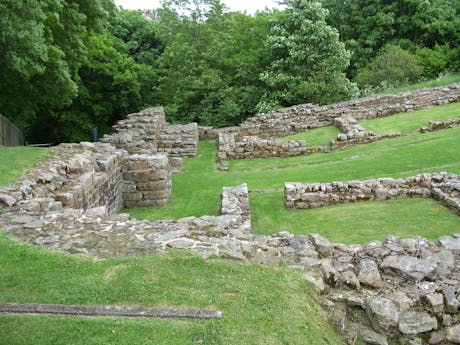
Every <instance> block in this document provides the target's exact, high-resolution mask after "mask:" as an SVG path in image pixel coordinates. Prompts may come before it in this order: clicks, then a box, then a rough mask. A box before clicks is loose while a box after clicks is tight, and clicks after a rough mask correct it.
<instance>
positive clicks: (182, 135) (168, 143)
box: [158, 123, 199, 157]
mask: <svg viewBox="0 0 460 345" xmlns="http://www.w3.org/2000/svg"><path fill="white" fill-rule="evenodd" d="M198 141H199V134H198V125H197V124H196V123H190V124H188V125H170V124H166V125H165V126H164V127H163V129H162V131H161V134H160V137H159V140H158V152H166V153H168V154H169V155H170V156H171V157H195V156H196V154H197V150H198Z"/></svg>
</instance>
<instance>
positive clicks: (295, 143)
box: [217, 133, 307, 160]
mask: <svg viewBox="0 0 460 345" xmlns="http://www.w3.org/2000/svg"><path fill="white" fill-rule="evenodd" d="M217 147H218V152H217V157H218V159H219V160H228V159H246V158H269V157H292V156H299V155H303V154H305V152H306V151H307V144H306V141H305V140H291V141H280V140H275V139H261V138H258V137H243V138H238V137H236V138H235V136H234V135H233V134H227V133H219V140H218V143H217Z"/></svg>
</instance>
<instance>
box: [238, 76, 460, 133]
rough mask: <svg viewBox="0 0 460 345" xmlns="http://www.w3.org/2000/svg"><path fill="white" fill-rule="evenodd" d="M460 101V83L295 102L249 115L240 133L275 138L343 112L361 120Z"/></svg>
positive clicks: (318, 124)
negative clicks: (319, 103)
mask: <svg viewBox="0 0 460 345" xmlns="http://www.w3.org/2000/svg"><path fill="white" fill-rule="evenodd" d="M458 101H460V83H454V84H451V85H447V86H442V87H435V88H427V89H421V90H415V91H408V92H402V93H399V94H396V95H378V96H370V97H365V98H360V99H356V100H352V101H347V102H341V103H336V104H330V105H324V106H317V105H313V104H303V105H296V106H293V107H289V108H284V109H280V110H276V111H272V112H269V113H264V114H259V115H257V116H255V117H252V118H249V119H247V120H246V121H245V122H243V123H242V124H241V126H240V127H241V134H240V135H241V136H254V135H255V136H259V137H262V138H276V137H282V136H286V135H290V134H294V133H298V132H303V131H306V130H308V129H311V128H317V127H323V126H328V125H331V124H333V122H334V119H335V118H336V117H339V116H343V115H350V116H352V117H354V118H355V119H358V120H361V119H370V118H377V117H384V116H388V115H392V114H395V113H400V112H408V111H413V110H416V109H422V108H427V107H431V106H435V105H441V104H446V103H452V102H458Z"/></svg>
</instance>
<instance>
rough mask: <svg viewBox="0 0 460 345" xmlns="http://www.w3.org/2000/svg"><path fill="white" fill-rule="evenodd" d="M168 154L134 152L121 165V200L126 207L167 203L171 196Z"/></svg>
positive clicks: (163, 204)
mask: <svg viewBox="0 0 460 345" xmlns="http://www.w3.org/2000/svg"><path fill="white" fill-rule="evenodd" d="M171 187H172V183H171V169H170V166H169V160H168V155H166V154H157V155H146V154H142V155H139V154H134V155H131V156H129V157H128V159H127V160H126V162H125V164H124V166H123V200H124V206H125V207H127V208H132V207H140V206H153V205H162V206H165V205H167V204H168V201H169V198H170V196H171Z"/></svg>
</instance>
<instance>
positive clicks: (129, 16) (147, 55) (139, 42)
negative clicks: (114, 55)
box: [110, 10, 164, 66]
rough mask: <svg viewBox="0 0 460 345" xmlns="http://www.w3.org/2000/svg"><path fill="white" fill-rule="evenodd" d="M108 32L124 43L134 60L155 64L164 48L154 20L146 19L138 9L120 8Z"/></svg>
mask: <svg viewBox="0 0 460 345" xmlns="http://www.w3.org/2000/svg"><path fill="white" fill-rule="evenodd" d="M110 32H111V33H112V34H113V35H114V36H115V37H118V38H119V39H121V40H122V41H123V42H124V43H125V44H126V47H127V49H128V53H129V55H130V56H131V57H132V58H133V59H134V60H135V61H136V62H138V63H142V64H146V65H151V66H155V65H156V62H157V59H158V57H159V55H160V54H161V53H162V51H163V49H164V43H163V42H162V41H161V40H160V38H159V34H158V27H157V25H156V22H153V21H150V20H146V19H145V18H144V17H143V16H142V15H140V13H139V11H128V10H120V11H119V12H118V13H117V15H116V17H115V19H114V21H113V24H112V25H111V27H110Z"/></svg>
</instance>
